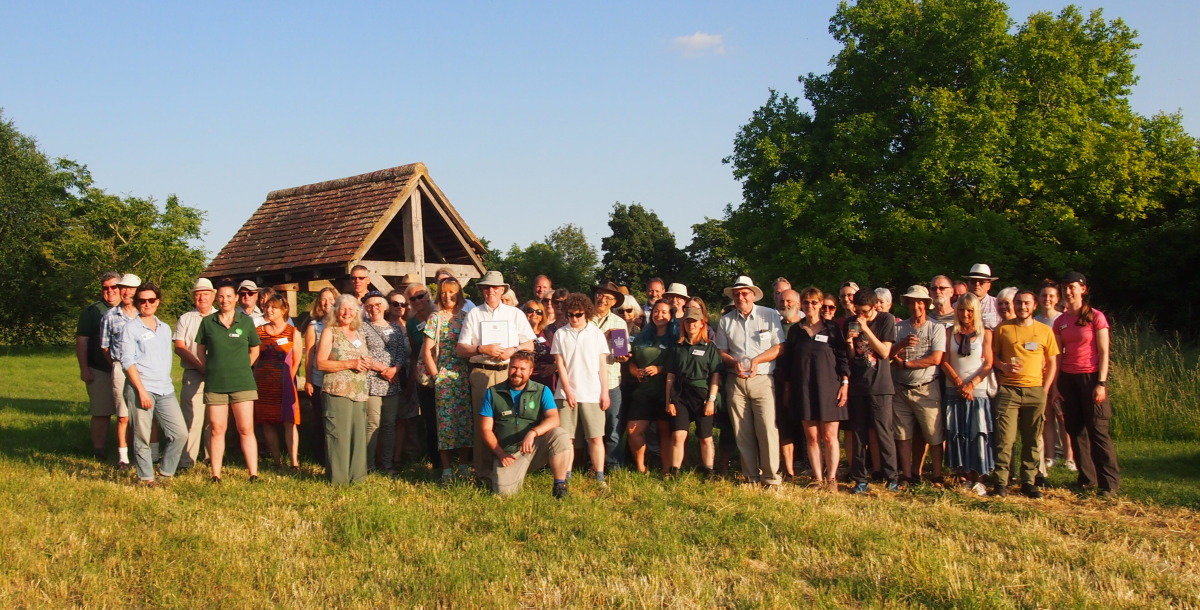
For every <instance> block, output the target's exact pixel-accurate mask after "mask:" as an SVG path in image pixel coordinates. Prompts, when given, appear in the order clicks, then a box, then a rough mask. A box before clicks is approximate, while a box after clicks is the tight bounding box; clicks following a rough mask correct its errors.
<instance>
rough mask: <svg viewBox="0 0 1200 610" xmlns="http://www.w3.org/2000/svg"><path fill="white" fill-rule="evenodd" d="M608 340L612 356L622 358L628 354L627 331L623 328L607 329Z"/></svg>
mask: <svg viewBox="0 0 1200 610" xmlns="http://www.w3.org/2000/svg"><path fill="white" fill-rule="evenodd" d="M608 342H609V344H610V345H609V347H611V348H612V353H613V356H616V357H617V358H623V357H625V356H628V355H629V331H627V330H625V329H624V328H614V329H612V330H610V331H608Z"/></svg>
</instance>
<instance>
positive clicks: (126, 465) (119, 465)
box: [117, 462, 129, 471]
mask: <svg viewBox="0 0 1200 610" xmlns="http://www.w3.org/2000/svg"><path fill="white" fill-rule="evenodd" d="M117 470H121V471H125V470H129V462H117Z"/></svg>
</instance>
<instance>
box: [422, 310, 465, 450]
mask: <svg viewBox="0 0 1200 610" xmlns="http://www.w3.org/2000/svg"><path fill="white" fill-rule="evenodd" d="M465 317H466V314H463V313H458V314H451V313H449V312H442V311H438V312H434V313H433V314H432V315H430V316H429V320H428V321H427V322H426V323H425V336H426V337H429V338H430V339H435V340H437V341H438V344H437V350H438V355H437V366H438V373H437V378H436V380H435V381H434V384H433V386H434V390H435V392H434V398H435V404H436V405H437V409H436V410H437V436H438V450H440V451H447V450H450V449H458V448H460V447H470V446H471V444H472V442H473V440H474V437H475V434H474V428H473V427H472V426H473V425H474V420H473V419H472V417H471V385H470V380H469V377H470V370H469V369H468V366H467V361H466V360H464V359H462V358H459V357H458V355H457V354H456V353H455V351H454V348H455V346H456V345H458V335H459V333H460V332H462V324H463V319H464V318H465Z"/></svg>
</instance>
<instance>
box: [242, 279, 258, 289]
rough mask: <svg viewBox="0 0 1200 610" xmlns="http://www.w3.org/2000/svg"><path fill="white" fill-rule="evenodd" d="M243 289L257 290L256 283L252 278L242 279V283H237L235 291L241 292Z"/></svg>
mask: <svg viewBox="0 0 1200 610" xmlns="http://www.w3.org/2000/svg"><path fill="white" fill-rule="evenodd" d="M243 290H249V291H250V292H258V284H255V283H254V280H242V283H241V284H238V289H237V291H238V292H241V291H243Z"/></svg>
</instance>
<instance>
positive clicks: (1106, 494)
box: [1096, 489, 1117, 500]
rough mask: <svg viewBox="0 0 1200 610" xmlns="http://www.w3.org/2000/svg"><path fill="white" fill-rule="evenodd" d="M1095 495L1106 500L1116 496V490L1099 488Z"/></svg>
mask: <svg viewBox="0 0 1200 610" xmlns="http://www.w3.org/2000/svg"><path fill="white" fill-rule="evenodd" d="M1096 497H1099V498H1104V499H1106V500H1115V499H1116V498H1117V492H1115V491H1113V490H1111V489H1101V490H1100V493H1098V494H1096Z"/></svg>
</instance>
